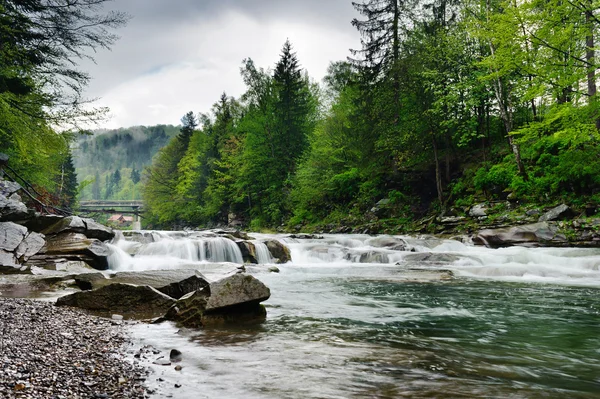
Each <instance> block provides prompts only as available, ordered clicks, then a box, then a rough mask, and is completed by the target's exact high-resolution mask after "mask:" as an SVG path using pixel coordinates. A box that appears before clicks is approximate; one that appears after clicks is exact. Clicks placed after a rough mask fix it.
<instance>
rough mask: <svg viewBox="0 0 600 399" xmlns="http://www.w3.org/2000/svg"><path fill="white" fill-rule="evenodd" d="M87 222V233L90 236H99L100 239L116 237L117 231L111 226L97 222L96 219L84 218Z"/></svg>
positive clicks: (106, 239)
mask: <svg viewBox="0 0 600 399" xmlns="http://www.w3.org/2000/svg"><path fill="white" fill-rule="evenodd" d="M82 220H83V223H85V231H84V232H83V234H85V236H86V237H88V238H97V239H99V240H100V241H108V240H112V239H113V238H114V237H115V232H114V231H113V229H111V228H110V227H106V226H104V225H103V224H100V223H97V222H96V221H95V220H94V219H89V218H82Z"/></svg>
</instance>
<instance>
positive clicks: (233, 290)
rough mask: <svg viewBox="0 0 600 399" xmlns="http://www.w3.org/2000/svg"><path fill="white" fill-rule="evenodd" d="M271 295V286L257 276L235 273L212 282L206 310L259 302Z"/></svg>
mask: <svg viewBox="0 0 600 399" xmlns="http://www.w3.org/2000/svg"><path fill="white" fill-rule="evenodd" d="M270 296H271V291H270V290H269V288H268V287H267V286H266V285H264V284H263V283H262V282H261V281H260V280H258V279H257V278H255V277H253V276H250V275H247V274H241V273H240V274H234V275H232V276H228V277H225V278H223V279H221V280H219V281H215V282H214V283H211V284H210V298H209V299H208V302H207V303H206V310H207V311H208V310H216V309H222V308H226V307H229V306H233V305H240V304H258V303H260V302H262V301H266V300H267V299H269V297H270Z"/></svg>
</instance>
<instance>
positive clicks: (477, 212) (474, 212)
mask: <svg viewBox="0 0 600 399" xmlns="http://www.w3.org/2000/svg"><path fill="white" fill-rule="evenodd" d="M487 211H488V207H487V205H486V204H484V203H481V204H477V205H473V207H472V208H471V209H470V210H469V216H471V217H473V218H480V217H484V216H487Z"/></svg>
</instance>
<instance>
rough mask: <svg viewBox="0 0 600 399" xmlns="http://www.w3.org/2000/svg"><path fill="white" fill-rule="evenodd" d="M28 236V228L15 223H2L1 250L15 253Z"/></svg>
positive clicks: (0, 234) (0, 227)
mask: <svg viewBox="0 0 600 399" xmlns="http://www.w3.org/2000/svg"><path fill="white" fill-rule="evenodd" d="M26 236H27V228H26V227H23V226H21V225H18V224H16V223H13V222H1V223H0V249H2V250H4V251H7V252H13V251H14V250H15V249H17V247H18V246H19V244H21V242H22V241H23V240H24V239H25V237H26Z"/></svg>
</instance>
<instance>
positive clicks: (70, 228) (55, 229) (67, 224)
mask: <svg viewBox="0 0 600 399" xmlns="http://www.w3.org/2000/svg"><path fill="white" fill-rule="evenodd" d="M84 231H85V223H84V222H83V219H81V218H80V217H79V216H67V217H63V218H59V219H58V220H57V221H56V223H54V224H53V225H51V226H49V227H47V228H46V229H44V230H42V234H45V235H55V234H59V233H63V232H65V233H83V232H84Z"/></svg>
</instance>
